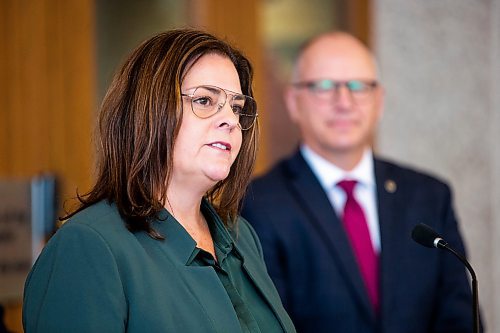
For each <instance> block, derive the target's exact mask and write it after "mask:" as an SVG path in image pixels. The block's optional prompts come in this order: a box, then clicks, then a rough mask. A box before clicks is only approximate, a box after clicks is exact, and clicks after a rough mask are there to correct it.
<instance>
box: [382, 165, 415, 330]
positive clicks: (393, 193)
mask: <svg viewBox="0 0 500 333" xmlns="http://www.w3.org/2000/svg"><path fill="white" fill-rule="evenodd" d="M374 166H375V178H376V182H377V198H378V217H379V226H380V240H381V246H382V248H381V258H380V272H381V274H380V288H381V293H380V294H381V301H382V306H381V315H382V318H384V317H385V318H387V317H388V316H391V313H390V312H389V311H390V309H393V308H394V307H397V306H398V300H397V299H395V295H396V293H394V292H393V291H394V290H395V287H394V285H395V281H397V280H398V276H401V267H398V266H397V265H395V264H394V263H397V262H401V259H400V258H399V257H400V256H401V253H400V252H401V249H402V248H404V246H402V242H404V240H405V237H409V235H406V233H405V223H404V218H405V216H404V210H402V209H401V207H404V206H405V203H404V201H405V196H404V188H403V186H402V185H403V184H401V180H400V179H399V178H398V174H397V173H395V172H394V171H393V170H390V169H391V168H392V166H391V165H390V164H387V163H385V162H382V161H380V160H377V159H375V164H374ZM382 322H383V321H382Z"/></svg>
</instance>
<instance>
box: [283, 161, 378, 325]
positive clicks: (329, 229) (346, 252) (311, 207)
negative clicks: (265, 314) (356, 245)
mask: <svg viewBox="0 0 500 333" xmlns="http://www.w3.org/2000/svg"><path fill="white" fill-rule="evenodd" d="M287 167H288V171H289V172H290V179H291V182H290V187H291V189H290V190H291V192H292V193H293V194H294V195H295V196H296V197H297V203H298V204H299V205H301V207H302V209H303V211H304V213H305V214H306V215H307V216H308V219H309V220H310V221H311V223H312V225H313V227H314V228H315V229H316V230H317V232H318V234H319V235H321V237H322V238H323V240H324V242H325V243H326V244H327V245H328V248H329V249H330V253H331V255H332V257H334V258H335V260H334V262H337V263H339V268H340V270H341V272H343V275H344V277H345V281H346V285H348V286H349V288H350V290H351V293H352V295H353V297H354V298H355V299H357V300H358V302H359V304H360V307H361V308H362V312H364V313H365V314H366V315H367V317H368V318H370V320H372V321H375V314H374V312H373V308H372V306H371V304H370V301H369V299H368V296H367V294H366V292H365V291H364V290H365V286H364V282H363V280H362V277H361V274H360V272H359V268H358V266H357V264H356V259H355V257H354V253H353V251H352V249H351V245H350V243H349V240H348V238H347V235H346V233H345V231H344V227H343V226H342V223H341V221H340V220H339V218H338V217H337V215H336V213H335V211H334V209H333V207H332V205H331V203H330V201H329V200H328V197H327V196H326V194H325V192H324V190H323V188H322V187H321V185H320V183H319V182H318V180H317V178H316V176H315V175H314V174H313V172H312V170H311V169H310V168H309V166H308V165H307V163H306V162H305V160H304V159H303V157H302V155H301V154H300V152H297V153H296V154H295V156H294V157H292V158H291V159H290V160H289V161H288V164H287Z"/></svg>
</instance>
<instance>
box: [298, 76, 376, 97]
mask: <svg viewBox="0 0 500 333" xmlns="http://www.w3.org/2000/svg"><path fill="white" fill-rule="evenodd" d="M377 85H378V83H377V81H375V80H349V81H334V80H326V79H325V80H317V81H304V82H297V83H294V84H293V86H294V87H297V88H305V89H307V90H308V91H309V92H311V93H312V94H313V95H314V96H316V97H317V98H319V99H321V100H329V99H331V98H332V96H335V97H337V96H338V92H339V90H340V88H341V87H345V88H347V90H348V91H349V93H350V96H351V98H352V100H353V101H355V102H358V103H360V102H365V101H367V100H369V99H370V98H371V97H372V96H373V94H372V92H373V90H375V88H376V87H377Z"/></svg>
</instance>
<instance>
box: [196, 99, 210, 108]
mask: <svg viewBox="0 0 500 333" xmlns="http://www.w3.org/2000/svg"><path fill="white" fill-rule="evenodd" d="M193 103H196V104H197V105H198V106H204V107H209V106H212V105H213V103H212V99H211V98H210V97H197V98H195V99H193Z"/></svg>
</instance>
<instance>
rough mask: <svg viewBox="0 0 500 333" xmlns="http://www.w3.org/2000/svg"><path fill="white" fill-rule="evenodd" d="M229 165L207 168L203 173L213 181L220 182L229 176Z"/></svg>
mask: <svg viewBox="0 0 500 333" xmlns="http://www.w3.org/2000/svg"><path fill="white" fill-rule="evenodd" d="M230 171H231V167H218V168H209V169H207V170H205V175H206V176H207V177H208V178H209V179H210V180H211V181H213V182H214V183H217V182H220V181H222V180H224V179H226V178H227V176H229V172H230Z"/></svg>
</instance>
